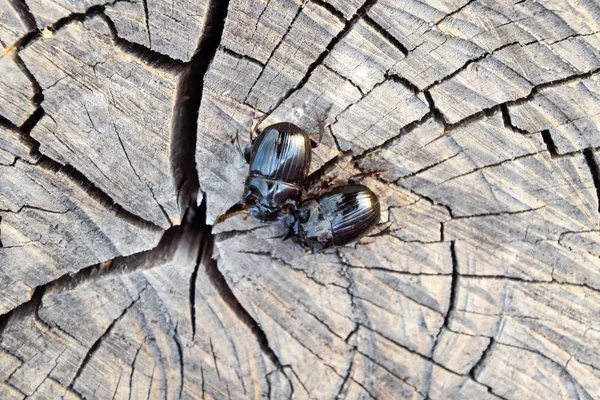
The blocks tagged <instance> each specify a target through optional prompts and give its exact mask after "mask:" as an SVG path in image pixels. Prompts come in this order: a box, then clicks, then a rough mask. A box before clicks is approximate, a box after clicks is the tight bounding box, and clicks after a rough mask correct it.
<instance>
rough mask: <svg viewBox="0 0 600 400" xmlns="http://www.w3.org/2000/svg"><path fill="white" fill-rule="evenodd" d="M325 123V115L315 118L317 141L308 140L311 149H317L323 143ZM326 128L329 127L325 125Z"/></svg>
mask: <svg viewBox="0 0 600 400" xmlns="http://www.w3.org/2000/svg"><path fill="white" fill-rule="evenodd" d="M325 121H327V116H326V115H325V114H324V115H319V116H318V117H317V122H318V123H319V141H318V142H317V141H315V140H314V139H310V143H311V147H312V148H313V149H315V148H317V147H319V145H320V144H321V142H322V141H323V134H325V125H326V124H325ZM327 127H329V125H327Z"/></svg>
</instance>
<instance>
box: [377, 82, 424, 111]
mask: <svg viewBox="0 0 600 400" xmlns="http://www.w3.org/2000/svg"><path fill="white" fill-rule="evenodd" d="M385 79H386V81H388V80H389V81H392V82H397V83H401V84H402V85H404V86H406V87H407V88H409V89H410V91H411V92H412V94H414V95H417V94H418V93H420V92H421V90H420V89H419V88H418V87H417V85H415V84H414V83H412V82H411V81H409V80H408V79H406V78H405V77H403V76H400V75H396V74H387V73H386V75H385ZM384 82H385V81H384ZM384 82H382V83H384ZM431 111H432V110H430V112H431Z"/></svg>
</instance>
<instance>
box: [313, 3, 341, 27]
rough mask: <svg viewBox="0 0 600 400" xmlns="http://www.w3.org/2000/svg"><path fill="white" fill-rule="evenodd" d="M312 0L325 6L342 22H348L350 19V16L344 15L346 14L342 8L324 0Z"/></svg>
mask: <svg viewBox="0 0 600 400" xmlns="http://www.w3.org/2000/svg"><path fill="white" fill-rule="evenodd" d="M310 2H311V3H314V4H316V5H318V6H320V7H323V8H324V9H326V10H327V11H329V12H330V13H331V14H333V15H334V16H335V17H336V18H337V19H339V20H340V21H342V22H346V21H347V20H348V18H346V17H344V14H343V13H342V12H341V11H340V10H338V9H337V8H335V7H334V6H332V5H331V4H329V3H327V2H325V1H323V0H310Z"/></svg>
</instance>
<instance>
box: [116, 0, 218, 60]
mask: <svg viewBox="0 0 600 400" xmlns="http://www.w3.org/2000/svg"><path fill="white" fill-rule="evenodd" d="M208 3H209V2H208V1H207V0H203V1H188V2H185V3H181V2H179V3H178V4H177V7H175V6H174V4H173V3H172V2H170V1H164V0H141V1H132V2H124V1H123V2H115V4H113V5H110V6H108V7H107V8H106V15H108V16H109V17H110V18H111V19H112V20H113V21H114V23H115V26H116V28H117V32H118V34H119V37H122V38H123V39H126V40H128V41H130V42H133V43H138V44H141V45H143V46H145V47H147V48H149V49H152V50H154V51H157V52H159V53H162V54H166V55H168V56H170V57H172V58H175V59H179V60H183V61H188V60H189V59H190V58H192V56H193V55H194V52H195V51H196V47H197V44H198V38H199V37H200V36H201V35H202V32H203V31H204V24H205V18H206V12H207V8H208Z"/></svg>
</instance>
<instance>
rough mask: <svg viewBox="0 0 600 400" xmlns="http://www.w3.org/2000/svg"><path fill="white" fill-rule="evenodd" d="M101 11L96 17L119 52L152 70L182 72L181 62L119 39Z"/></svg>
mask: <svg viewBox="0 0 600 400" xmlns="http://www.w3.org/2000/svg"><path fill="white" fill-rule="evenodd" d="M103 11H104V7H102V12H98V13H97V15H99V16H100V17H101V18H102V20H104V22H106V24H107V25H108V28H109V29H110V33H111V36H112V39H113V42H114V43H115V44H116V45H117V47H118V48H119V49H120V50H122V51H123V52H125V53H127V54H130V55H131V56H133V57H135V58H136V59H138V60H141V61H142V62H144V63H145V64H147V65H150V66H152V67H154V68H157V69H161V70H164V71H168V72H173V73H179V72H181V71H182V68H183V65H184V64H183V61H181V60H178V59H175V58H171V57H169V56H167V55H165V54H162V53H159V52H156V51H154V50H151V49H149V48H148V47H146V46H143V45H141V44H138V43H134V42H130V41H128V40H125V39H123V38H121V37H120V36H119V33H118V31H117V27H116V26H115V23H114V22H113V21H112V20H111V19H110V18H109V17H108V16H107V15H106V14H104V12H103Z"/></svg>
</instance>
